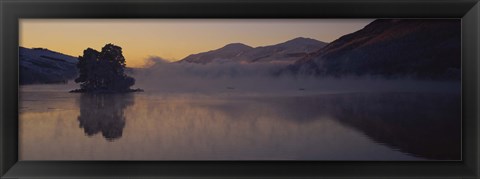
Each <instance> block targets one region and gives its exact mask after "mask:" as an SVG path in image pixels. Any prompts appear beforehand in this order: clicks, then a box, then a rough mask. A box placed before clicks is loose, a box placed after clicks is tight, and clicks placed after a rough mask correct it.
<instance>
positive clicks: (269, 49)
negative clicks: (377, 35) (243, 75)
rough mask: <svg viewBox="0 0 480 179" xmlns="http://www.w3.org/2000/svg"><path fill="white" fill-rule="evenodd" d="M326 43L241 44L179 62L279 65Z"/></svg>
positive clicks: (292, 41) (303, 39) (299, 40)
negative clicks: (275, 63) (263, 63)
mask: <svg viewBox="0 0 480 179" xmlns="http://www.w3.org/2000/svg"><path fill="white" fill-rule="evenodd" d="M326 44H327V43H324V42H321V41H318V40H315V39H309V38H302V37H299V38H295V39H292V40H289V41H286V42H284V43H280V44H276V45H270V46H262V47H256V48H253V47H250V46H247V45H245V44H241V43H232V44H228V45H226V46H224V47H222V48H219V49H216V50H212V51H208V52H203V53H198V54H193V55H189V56H188V57H186V58H184V59H182V60H180V61H179V62H190V63H200V64H207V63H211V62H217V63H222V62H244V63H255V62H279V63H293V62H294V61H296V60H298V59H300V58H301V57H303V56H305V55H306V54H308V53H311V52H314V51H317V50H319V49H321V48H322V47H324V46H325V45H326Z"/></svg>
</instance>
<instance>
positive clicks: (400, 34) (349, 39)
mask: <svg viewBox="0 0 480 179" xmlns="http://www.w3.org/2000/svg"><path fill="white" fill-rule="evenodd" d="M460 25H461V24H460V20H458V19H400V20H394V19H379V20H375V21H373V22H372V23H370V24H368V25H367V26H365V27H364V28H363V29H361V30H359V31H356V32H354V33H351V34H348V35H345V36H342V37H341V38H339V39H337V40H335V41H333V42H331V43H330V44H328V45H327V46H325V47H324V48H322V49H320V50H318V51H316V52H315V53H312V54H309V55H308V56H306V57H305V58H302V59H300V60H298V61H297V62H296V63H295V65H292V66H290V70H293V71H294V72H296V73H303V74H315V75H326V76H345V75H374V76H384V77H400V76H410V77H418V78H430V79H459V78H460V64H461V49H460V48H461V26H460Z"/></svg>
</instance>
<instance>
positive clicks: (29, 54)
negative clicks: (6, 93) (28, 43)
mask: <svg viewBox="0 0 480 179" xmlns="http://www.w3.org/2000/svg"><path fill="white" fill-rule="evenodd" d="M76 64H77V58H75V57H72V56H69V55H65V54H61V53H58V52H54V51H51V50H48V49H43V48H33V49H29V48H24V47H20V48H19V66H20V69H19V70H20V85H25V84H42V83H64V82H66V81H68V80H71V79H74V78H75V77H76V76H77V68H76Z"/></svg>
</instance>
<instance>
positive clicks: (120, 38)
mask: <svg viewBox="0 0 480 179" xmlns="http://www.w3.org/2000/svg"><path fill="white" fill-rule="evenodd" d="M371 21H373V20H372V19H122V20H120V19H115V20H114V19H21V20H20V37H19V38H20V39H19V40H20V46H23V47H27V48H32V47H42V48H48V49H50V50H54V51H58V52H61V53H65V54H69V55H72V56H79V55H82V53H83V50H84V49H86V48H88V47H91V48H94V49H97V50H101V47H103V46H104V45H105V44H107V43H113V44H115V45H119V46H121V47H122V48H123V54H124V56H125V58H126V60H127V66H130V67H140V66H143V65H144V62H145V59H146V58H148V57H151V56H159V57H162V58H165V59H168V60H170V61H176V60H180V59H182V58H184V57H186V56H188V55H190V54H194V53H199V52H204V51H209V50H214V49H217V48H220V47H223V46H225V45H226V44H229V43H244V44H246V45H250V46H252V47H257V46H265V45H272V44H277V43H281V42H284V41H287V40H290V39H293V38H296V37H308V38H313V39H317V40H320V41H324V42H331V41H333V40H335V39H337V38H339V37H340V36H342V35H345V34H348V33H351V32H354V31H356V30H359V29H361V28H363V27H364V26H365V25H367V24H368V23H370V22H371Z"/></svg>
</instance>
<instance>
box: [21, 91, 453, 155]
mask: <svg viewBox="0 0 480 179" xmlns="http://www.w3.org/2000/svg"><path fill="white" fill-rule="evenodd" d="M20 94H21V95H20V100H21V102H20V110H19V111H20V115H19V117H20V119H19V126H20V130H19V131H20V133H19V143H20V144H19V149H20V150H19V153H20V154H19V157H20V159H21V160H460V159H461V151H460V149H461V147H460V146H461V140H460V138H461V126H460V124H461V106H460V95H459V94H456V93H427V92H422V93H412V92H375V93H368V92H361V93H360V92H358V93H355V92H349V93H317V94H316V93H306V92H302V91H297V92H294V93H292V94H281V95H273V94H265V95H258V94H257V95H253V94H250V95H248V94H236V93H221V94H215V95H205V94H185V93H183V94H180V93H159V92H148V91H147V92H144V93H131V94H116V95H112V94H110V95H107V94H104V95H100V94H97V95H93V94H72V93H66V92H65V91H64V90H63V89H62V90H61V88H58V89H57V87H56V86H55V85H51V86H41V87H39V86H24V87H22V89H21V92H20Z"/></svg>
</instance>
